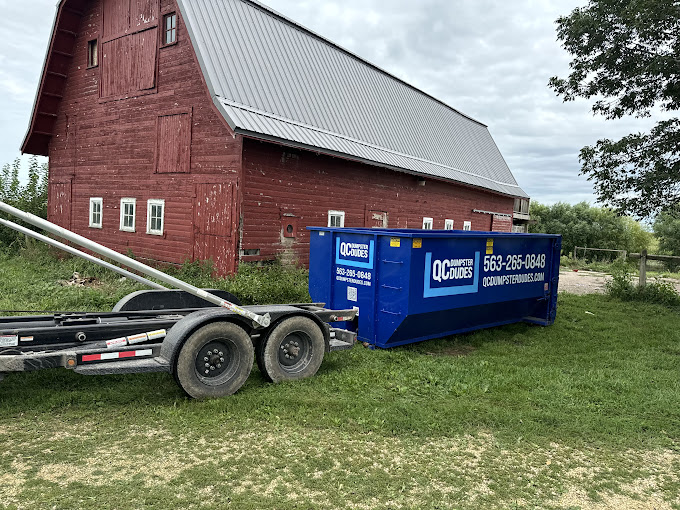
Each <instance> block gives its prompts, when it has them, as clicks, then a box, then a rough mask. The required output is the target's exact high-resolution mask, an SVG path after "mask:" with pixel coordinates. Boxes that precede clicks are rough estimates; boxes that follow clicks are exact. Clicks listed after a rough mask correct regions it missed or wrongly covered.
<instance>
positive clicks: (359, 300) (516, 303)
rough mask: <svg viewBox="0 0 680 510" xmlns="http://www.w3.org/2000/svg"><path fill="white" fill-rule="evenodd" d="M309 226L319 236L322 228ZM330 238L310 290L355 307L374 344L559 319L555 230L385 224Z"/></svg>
mask: <svg viewBox="0 0 680 510" xmlns="http://www.w3.org/2000/svg"><path fill="white" fill-rule="evenodd" d="M312 230H317V232H313V233H312V239H314V238H315V237H319V236H320V232H319V231H322V230H326V229H316V228H314V229H312ZM327 235H332V242H331V244H332V247H331V248H329V247H328V243H327V244H324V247H323V251H322V253H323V256H324V257H325V258H326V261H325V268H319V269H318V271H317V268H314V269H313V270H312V272H311V273H310V292H311V293H312V297H313V298H314V300H316V301H329V300H330V301H329V304H330V306H332V307H334V308H345V307H352V306H358V307H359V310H360V313H359V322H358V333H359V338H360V339H361V340H362V341H365V342H368V343H370V344H372V345H375V346H377V347H383V348H387V347H393V346H396V345H403V344H407V343H412V342H417V341H421V340H427V339H430V338H438V337H442V336H446V335H449V334H454V333H460V332H464V331H470V330H473V329H479V328H484V327H491V326H497V325H501V324H508V323H512V322H520V321H526V322H531V323H535V324H540V325H545V326H547V325H550V324H552V323H553V322H554V320H555V316H556V311H557V286H558V278H559V254H560V248H561V238H560V237H559V236H550V235H525V234H498V233H488V234H487V233H479V232H476V233H471V232H462V231H447V232H444V231H441V232H437V231H422V230H388V229H327ZM324 237H326V236H324ZM312 250H313V251H314V250H315V245H313V246H312ZM316 256H317V254H315V253H312V260H316V259H315V257H316ZM319 264H320V265H321V266H323V265H324V261H320V262H319ZM329 269H330V275H329V274H328V272H329ZM316 274H318V275H319V277H318V280H319V281H318V282H316V281H314V280H315V279H316V276H315V275H316Z"/></svg>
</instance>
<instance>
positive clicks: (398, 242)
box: [390, 237, 401, 248]
mask: <svg viewBox="0 0 680 510" xmlns="http://www.w3.org/2000/svg"><path fill="white" fill-rule="evenodd" d="M390 246H391V247H392V248H400V247H401V238H399V237H393V238H391V239H390Z"/></svg>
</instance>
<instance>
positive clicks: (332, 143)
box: [220, 99, 525, 196]
mask: <svg viewBox="0 0 680 510" xmlns="http://www.w3.org/2000/svg"><path fill="white" fill-rule="evenodd" d="M220 102H221V103H222V105H223V106H224V108H225V110H226V112H227V115H229V116H230V117H231V118H232V119H234V120H235V121H236V122H238V124H239V125H240V129H241V130H242V131H244V132H246V133H248V134H251V135H255V136H256V135H257V134H262V135H265V136H267V137H272V138H278V139H284V140H289V141H290V142H294V143H296V144H299V145H302V146H306V147H316V148H320V149H325V150H326V151H329V152H331V153H338V154H345V155H349V156H352V157H354V158H356V159H359V160H364V161H367V162H374V163H376V164H378V165H381V166H387V167H390V168H395V169H403V170H405V171H408V172H412V173H417V174H424V175H431V176H434V177H439V178H442V179H447V180H452V181H456V182H460V183H464V184H469V185H471V186H476V187H481V188H486V189H492V190H494V191H498V192H499V193H504V194H508V195H514V196H525V195H524V194H523V192H522V190H521V189H520V188H519V187H517V186H516V185H511V184H507V183H503V182H499V181H495V180H491V179H489V178H486V177H481V176H478V175H474V174H471V173H468V172H466V171H463V170H459V169H456V168H452V167H447V166H444V165H441V164H438V163H433V162H430V161H425V160H422V159H417V158H414V157H412V156H409V155H407V154H399V153H396V152H393V151H389V150H386V149H383V148H380V147H377V146H371V145H367V144H365V143H362V142H361V141H358V140H351V139H348V138H345V137H341V136H339V135H337V134H334V133H330V132H326V131H320V130H318V129H316V128H314V127H311V126H305V125H302V124H299V123H291V122H290V121H288V120H286V119H283V118H281V117H276V116H273V115H271V114H266V113H265V112H257V111H253V110H252V109H251V108H249V107H247V106H245V105H238V104H235V103H233V102H231V101H227V100H224V99H222V100H221V101H220Z"/></svg>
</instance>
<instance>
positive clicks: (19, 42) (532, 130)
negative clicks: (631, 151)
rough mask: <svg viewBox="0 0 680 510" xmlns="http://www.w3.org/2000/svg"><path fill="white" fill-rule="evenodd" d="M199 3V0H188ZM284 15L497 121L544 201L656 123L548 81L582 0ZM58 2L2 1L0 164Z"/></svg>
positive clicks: (576, 188)
mask: <svg viewBox="0 0 680 510" xmlns="http://www.w3.org/2000/svg"><path fill="white" fill-rule="evenodd" d="M189 1H190V0H189ZM264 3H266V4H267V5H269V6H270V7H272V8H273V9H275V10H277V11H278V12H280V13H281V14H284V15H285V16H287V17H289V18H292V19H294V20H295V21H297V22H299V23H301V24H302V25H305V26H306V27H308V28H310V29H311V30H313V31H315V32H317V33H319V34H321V35H323V36H325V37H326V38H328V39H330V40H332V41H334V42H336V43H338V44H340V45H341V46H343V47H345V48H347V49H348V50H350V51H352V52H354V53H356V54H358V55H360V56H361V57H363V58H365V59H367V60H369V61H370V62H372V63H374V64H376V65H378V66H380V67H382V68H383V69H385V70H387V71H389V72H391V73H392V74H395V75H396V76H398V77H400V78H402V79H404V80H406V81H407V82H409V83H411V84H413V85H415V86H416V87H418V88H420V89H422V90H424V91H425V92H427V93H429V94H432V95H433V96H435V97H437V98H439V99H441V100H442V101H444V102H446V103H447V104H449V105H450V106H452V107H454V108H456V109H458V110H460V111H462V112H464V113H466V114H468V115H470V116H472V117H474V118H476V119H478V120H480V121H481V122H484V123H485V124H487V125H488V126H489V129H490V131H491V134H492V135H493V137H494V139H495V140H496V143H497V144H498V147H499V148H500V150H501V153H502V154H503V155H504V156H505V159H506V161H507V162H508V165H509V166H510V168H511V170H512V171H513V173H514V175H515V177H516V179H517V181H518V182H519V184H520V186H522V187H523V188H524V190H525V191H527V193H529V195H530V196H531V197H532V199H533V200H537V201H539V202H543V203H554V202H557V201H564V202H569V203H575V202H579V201H581V200H587V201H590V202H594V201H595V199H594V196H593V194H592V186H591V185H590V183H589V182H588V181H586V180H585V179H584V178H583V177H579V175H578V174H579V168H580V166H579V162H578V153H579V150H580V149H581V148H582V147H583V146H585V145H589V144H593V143H594V142H595V141H596V140H598V139H600V138H612V139H614V138H619V137H621V136H623V135H625V134H628V133H630V132H634V131H646V130H647V129H648V128H649V127H650V126H651V125H652V123H653V121H654V119H651V120H649V119H648V120H636V119H623V120H620V121H605V120H604V119H602V118H600V117H594V116H593V115H592V113H591V112H590V108H589V104H588V103H587V102H583V101H579V102H576V103H566V104H565V103H562V101H561V100H560V99H559V98H558V97H556V96H555V95H554V93H553V92H552V91H551V90H550V89H548V87H547V83H548V79H549V78H550V77H551V76H553V75H559V76H566V74H567V73H568V63H569V56H568V55H567V54H566V53H565V52H564V50H562V48H561V47H560V45H559V44H558V43H557V41H556V35H555V23H554V22H555V20H556V19H557V18H558V17H559V16H560V15H562V14H568V13H569V12H571V11H572V10H573V9H574V8H575V7H578V6H579V5H583V4H584V3H585V2H579V1H578V0H572V1H569V0H514V1H512V2H498V1H491V0H418V1H416V2H413V1H412V0H342V1H340V0H264ZM55 4H56V0H24V1H21V2H17V1H16V0H0V12H1V13H2V16H1V17H0V33H2V34H3V36H2V38H0V111H2V124H1V125H0V163H3V164H4V163H6V162H9V161H11V160H13V159H14V158H15V157H16V156H17V155H19V149H20V145H21V142H22V140H23V137H24V135H25V133H26V129H27V127H28V122H29V117H30V114H31V108H32V105H33V100H34V97H35V92H36V88H37V85H38V80H39V77H40V72H41V69H42V64H43V59H44V56H45V51H46V48H47V43H48V40H49V36H50V31H51V27H52V22H53V18H54V14H55Z"/></svg>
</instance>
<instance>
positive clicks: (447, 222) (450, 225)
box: [444, 220, 454, 230]
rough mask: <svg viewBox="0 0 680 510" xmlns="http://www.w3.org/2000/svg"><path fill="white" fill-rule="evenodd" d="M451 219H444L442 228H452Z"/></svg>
mask: <svg viewBox="0 0 680 510" xmlns="http://www.w3.org/2000/svg"><path fill="white" fill-rule="evenodd" d="M453 223H454V221H453V220H444V230H453Z"/></svg>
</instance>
